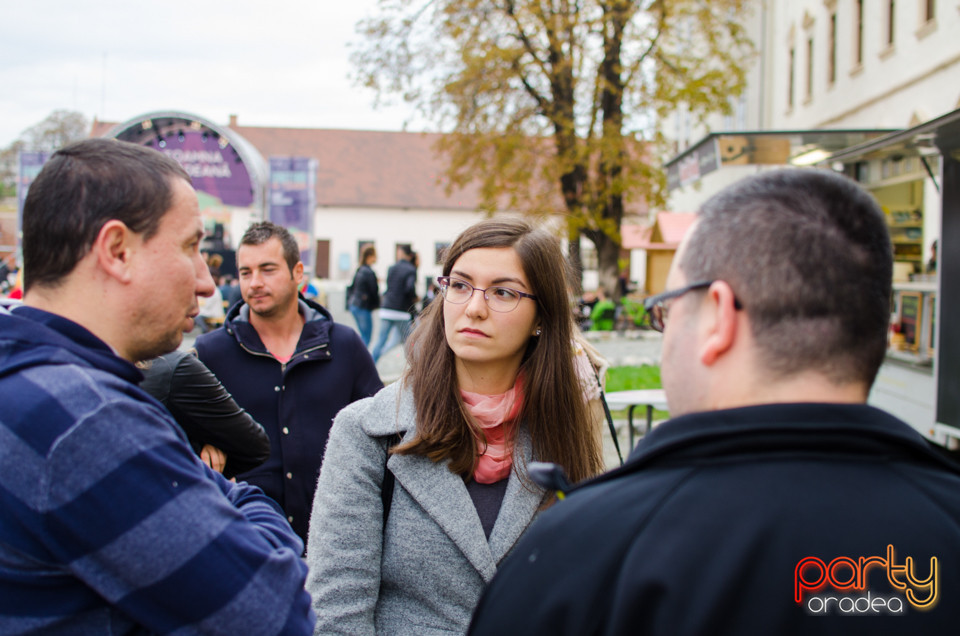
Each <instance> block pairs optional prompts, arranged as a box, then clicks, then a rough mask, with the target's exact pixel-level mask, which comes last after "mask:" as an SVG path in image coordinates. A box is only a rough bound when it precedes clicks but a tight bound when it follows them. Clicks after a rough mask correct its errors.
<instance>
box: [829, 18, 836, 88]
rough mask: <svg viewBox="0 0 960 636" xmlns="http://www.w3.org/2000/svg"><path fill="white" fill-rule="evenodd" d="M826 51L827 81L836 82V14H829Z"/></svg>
mask: <svg viewBox="0 0 960 636" xmlns="http://www.w3.org/2000/svg"><path fill="white" fill-rule="evenodd" d="M828 46H829V48H828V50H827V56H828V58H827V65H828V66H827V81H828V82H830V84H833V83H834V82H836V81H837V14H836V13H831V14H830V42H829V44H828Z"/></svg>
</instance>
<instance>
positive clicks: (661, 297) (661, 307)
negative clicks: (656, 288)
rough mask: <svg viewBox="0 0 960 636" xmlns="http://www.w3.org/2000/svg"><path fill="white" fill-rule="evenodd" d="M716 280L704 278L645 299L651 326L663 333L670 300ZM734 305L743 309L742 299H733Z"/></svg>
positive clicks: (707, 285) (644, 306)
mask: <svg viewBox="0 0 960 636" xmlns="http://www.w3.org/2000/svg"><path fill="white" fill-rule="evenodd" d="M715 282H717V281H716V280H703V281H700V282H699V283H691V284H689V285H685V286H683V287H680V288H678V289H671V290H669V291H665V292H663V293H661V294H657V295H655V296H650V297H649V298H646V299H644V301H643V309H644V310H645V311H646V312H647V316H648V317H649V319H650V328H651V329H653V330H654V331H659V332H660V333H663V329H664V327H665V326H666V324H667V314H668V312H669V310H670V308H669V306H668V305H667V301H668V300H674V299H676V298H679V297H680V296H683V295H684V294H686V293H687V292H691V291H695V290H697V289H705V288H707V287H709V286H710V285H713V284H714V283H715ZM733 306H734V307H735V308H737V309H743V305H741V304H740V301H739V300H737V299H736V298H734V299H733Z"/></svg>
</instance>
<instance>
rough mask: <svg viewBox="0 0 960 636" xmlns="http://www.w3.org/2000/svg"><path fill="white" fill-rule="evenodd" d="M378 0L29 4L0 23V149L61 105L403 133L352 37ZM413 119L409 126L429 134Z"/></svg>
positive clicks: (13, 8) (115, 114)
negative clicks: (364, 84) (364, 74)
mask: <svg viewBox="0 0 960 636" xmlns="http://www.w3.org/2000/svg"><path fill="white" fill-rule="evenodd" d="M375 9H376V0H273V1H272V2H265V1H264V0H229V1H228V0H164V2H154V1H150V2H145V1H141V0H72V1H71V0H20V1H18V2H8V3H5V6H4V9H3V14H2V20H0V147H4V146H7V145H8V144H9V143H10V142H11V141H13V140H14V139H15V138H16V137H17V136H18V135H19V134H20V133H21V132H22V131H23V130H24V129H26V128H29V127H30V126H32V125H34V124H36V123H38V122H40V121H41V120H43V119H44V118H45V117H46V116H47V115H49V114H50V113H51V112H52V111H54V110H57V109H68V110H76V111H80V112H81V113H83V114H84V115H85V116H86V117H87V118H88V119H89V120H91V121H92V120H93V118H94V117H97V118H98V119H99V120H100V121H111V122H123V121H126V120H128V119H131V118H134V117H136V116H138V115H141V114H143V113H147V112H150V111H154V110H168V109H169V110H178V111H184V112H188V113H192V114H196V115H199V116H201V117H204V118H206V119H208V120H210V121H213V122H214V123H218V124H226V123H227V121H228V119H229V116H230V115H231V114H236V115H237V116H238V117H239V123H240V124H241V125H248V126H288V127H309V128H351V129H365V130H400V129H401V128H402V126H403V125H404V122H405V121H406V120H408V119H410V113H411V111H410V109H409V108H407V107H403V106H398V107H393V108H390V109H382V108H381V109H376V110H375V109H374V108H373V105H372V104H373V100H374V95H373V93H372V92H370V91H369V90H366V89H362V88H357V87H354V86H353V84H352V83H351V81H350V79H349V78H348V74H349V73H350V72H351V71H352V69H351V66H350V63H349V48H348V44H349V43H351V42H354V43H355V42H357V40H358V36H357V35H356V34H355V30H354V26H355V24H356V22H357V21H358V20H359V19H360V18H362V17H364V16H367V15H370V14H371V13H372V12H373V11H375ZM424 128H425V126H424V124H423V123H422V122H419V121H417V120H411V124H410V126H409V129H410V130H422V129H424Z"/></svg>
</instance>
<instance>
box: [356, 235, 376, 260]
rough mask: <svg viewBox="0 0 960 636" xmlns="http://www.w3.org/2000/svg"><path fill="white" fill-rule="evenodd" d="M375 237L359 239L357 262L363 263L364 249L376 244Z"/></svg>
mask: <svg viewBox="0 0 960 636" xmlns="http://www.w3.org/2000/svg"><path fill="white" fill-rule="evenodd" d="M374 243H375V242H374V240H373V239H360V240H359V241H357V263H359V264H360V265H363V250H365V249H367V246H368V245H369V246H370V247H373V246H374Z"/></svg>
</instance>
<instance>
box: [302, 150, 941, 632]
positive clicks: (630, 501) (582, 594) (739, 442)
mask: <svg viewBox="0 0 960 636" xmlns="http://www.w3.org/2000/svg"><path fill="white" fill-rule="evenodd" d="M892 272H893V263H892V250H891V246H890V237H889V234H888V230H887V224H886V221H885V220H884V215H883V212H882V211H881V210H880V207H879V205H878V204H877V202H876V200H875V199H873V197H872V196H871V195H870V194H869V193H867V192H866V191H865V190H863V189H862V188H861V187H860V186H858V185H857V184H856V183H855V182H853V181H851V180H850V179H848V178H846V177H844V176H842V175H839V174H836V173H834V172H832V171H831V170H820V169H812V168H807V169H782V170H773V171H769V172H763V173H761V174H759V175H757V176H754V177H750V178H747V179H744V180H742V181H739V182H737V183H735V184H733V185H732V186H728V187H727V188H725V189H724V190H722V191H720V192H719V193H717V194H716V195H714V196H713V197H711V198H710V199H708V200H707V201H706V202H705V203H704V204H703V206H702V208H701V210H700V212H699V213H698V215H697V220H696V221H695V222H694V224H693V225H692V226H691V228H690V230H689V231H688V233H687V235H686V237H685V238H684V239H683V242H682V243H681V244H680V247H679V249H678V250H677V254H676V256H675V258H674V260H673V264H672V265H671V268H670V272H669V274H668V276H667V281H666V289H667V291H665V292H663V293H662V294H658V295H656V296H652V297H650V298H648V299H647V300H646V301H645V303H644V305H645V308H646V309H647V311H648V314H649V316H650V318H651V326H652V327H653V329H655V330H657V331H662V332H663V353H662V372H661V373H662V375H661V377H662V379H663V387H664V390H665V391H666V394H667V401H668V403H669V407H670V414H671V415H672V419H670V420H669V421H667V422H665V423H662V424H660V425H659V426H658V427H657V428H655V429H654V430H653V431H652V432H650V433H648V434H647V435H646V436H644V438H643V439H642V440H641V441H640V443H639V444H638V445H637V447H636V449H635V450H634V451H633V453H632V454H631V456H630V458H629V460H628V461H627V463H626V464H625V465H624V466H623V467H622V468H620V469H617V470H614V471H612V472H610V473H608V474H606V475H604V476H603V477H600V478H598V479H596V480H594V481H592V482H589V483H587V484H585V485H583V486H582V487H580V488H574V489H573V490H572V491H571V492H568V494H567V497H566V499H564V501H563V502H562V503H561V504H559V505H557V506H555V507H554V508H553V509H551V510H548V511H547V512H546V513H545V514H544V515H543V516H542V517H541V518H540V519H539V520H538V521H537V524H536V526H535V527H534V528H532V529H531V530H530V532H529V533H528V534H527V535H526V536H525V537H524V538H523V539H522V540H521V542H520V543H519V544H518V545H517V546H516V549H515V550H514V551H513V553H512V554H511V555H510V557H509V558H508V559H507V560H506V562H505V563H504V564H503V566H502V568H501V569H500V571H499V572H498V574H497V577H496V578H495V579H494V581H493V583H492V584H491V585H490V587H489V588H488V589H487V590H486V592H485V594H484V597H483V600H482V601H481V602H480V605H479V606H478V608H477V611H476V615H475V616H474V619H473V623H472V626H471V629H470V633H471V634H474V635H476V636H487V635H489V636H494V635H497V636H499V635H501V634H505V633H511V634H550V635H551V636H554V635H558V634H561V635H562V634H571V635H572V634H663V635H670V636H673V635H675V634H731V635H739V634H780V635H792V634H797V635H801V634H820V635H822V634H830V635H833V634H836V635H841V634H843V635H846V634H952V633H955V632H956V629H957V625H958V624H960V605H958V604H957V603H954V602H952V600H951V599H950V598H949V597H948V594H949V592H948V590H958V589H960V570H958V569H957V568H956V567H954V566H953V565H952V564H954V563H957V562H958V560H960V467H958V465H957V464H954V463H953V462H951V461H949V460H948V459H945V458H942V457H941V456H940V454H939V453H937V452H935V451H934V450H932V449H931V448H930V447H929V445H928V443H927V441H926V440H925V439H924V438H923V437H922V436H921V435H920V434H919V433H918V432H917V431H916V430H915V429H913V428H911V427H910V426H909V425H907V424H906V423H904V422H902V421H900V420H898V419H897V418H895V417H893V416H892V415H890V414H888V413H885V412H884V411H881V410H879V409H877V408H874V407H871V406H867V405H866V404H865V402H866V400H867V395H868V394H869V393H870V387H871V385H872V384H873V382H874V379H875V377H876V375H877V371H878V369H879V368H880V365H881V363H882V362H883V360H884V355H885V352H886V344H887V329H888V326H889V319H890V293H891V280H892ZM310 581H311V583H312V581H313V574H312V573H311V578H310Z"/></svg>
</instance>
